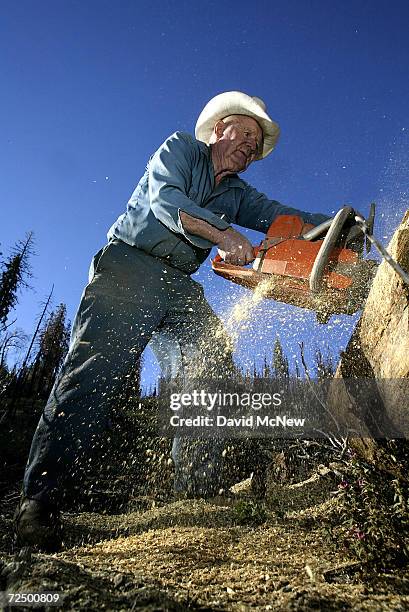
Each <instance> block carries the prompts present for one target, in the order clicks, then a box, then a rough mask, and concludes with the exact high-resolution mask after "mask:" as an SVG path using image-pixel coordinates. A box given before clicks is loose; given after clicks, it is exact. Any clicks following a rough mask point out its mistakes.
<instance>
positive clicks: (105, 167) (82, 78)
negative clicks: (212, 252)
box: [0, 0, 409, 380]
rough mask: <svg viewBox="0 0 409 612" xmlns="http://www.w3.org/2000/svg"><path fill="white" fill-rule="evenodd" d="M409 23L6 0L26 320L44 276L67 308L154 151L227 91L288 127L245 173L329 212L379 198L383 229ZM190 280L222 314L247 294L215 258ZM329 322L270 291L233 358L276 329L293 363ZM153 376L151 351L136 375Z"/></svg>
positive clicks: (336, 5) (358, 13)
mask: <svg viewBox="0 0 409 612" xmlns="http://www.w3.org/2000/svg"><path fill="white" fill-rule="evenodd" d="M408 23H409V4H408V3H407V2H403V1H399V0H395V1H389V2H386V1H385V2H383V1H376V0H375V1H368V2H366V1H359V0H358V1H357V0H355V1H351V0H344V1H342V2H341V1H332V2H328V1H322V0H313V1H307V0H305V1H302V0H298V1H295V0H286V1H281V0H278V1H270V2H263V1H259V0H255V1H253V2H252V3H248V2H242V1H241V0H239V1H235V2H223V1H222V2H220V1H219V2H214V1H213V0H208V1H207V2H205V3H203V2H195V1H189V2H186V1H178V2H175V1H173V2H164V1H163V2H156V3H153V2H145V1H140V2H136V1H128V0H121V1H120V2H114V1H113V0H110V1H106V0H98V1H96V0H88V1H81V2H79V1H71V0H66V1H63V0H53V1H52V2H51V1H42V0H39V1H37V2H34V0H33V1H27V0H19V1H18V2H15V1H13V2H11V1H8V0H3V2H2V18H1V21H0V69H1V74H2V94H1V96H0V109H1V114H0V117H1V131H0V136H1V146H0V168H1V180H0V202H1V226H0V242H1V250H2V251H3V253H5V254H7V252H8V248H9V247H11V246H12V245H13V243H14V242H15V241H17V240H18V239H19V238H22V237H23V236H24V234H25V232H26V231H28V230H33V231H34V234H35V240H36V251H37V256H36V257H35V258H34V259H33V261H32V265H33V272H34V276H35V278H34V279H33V282H32V284H33V286H34V287H35V293H34V292H31V293H27V292H25V293H24V294H22V295H21V299H20V302H21V305H20V307H19V309H18V311H17V314H18V324H19V325H20V326H21V327H23V328H24V329H25V330H26V331H28V332H29V331H30V330H31V329H32V327H33V320H34V317H35V315H36V313H38V311H39V302H40V301H41V300H42V299H43V298H44V296H45V295H46V294H47V293H48V291H49V289H50V286H51V285H52V283H54V285H55V290H54V295H55V302H56V303H58V302H60V301H64V302H66V304H67V306H68V312H69V314H70V316H71V318H72V317H73V315H74V313H75V309H76V306H77V304H78V301H79V297H80V295H81V291H82V288H83V286H84V284H85V282H86V278H87V271H88V267H89V262H90V260H91V257H92V255H93V254H94V253H95V252H96V251H98V250H99V249H100V248H101V246H102V245H103V244H104V242H105V236H106V231H107V229H108V228H109V226H110V225H111V224H112V222H113V221H114V220H115V219H116V217H117V216H118V215H119V214H121V213H122V212H123V210H124V209H125V206H126V202H127V200H128V198H129V196H130V194H131V192H132V191H133V189H134V186H135V185H136V183H137V182H138V180H139V178H140V176H141V175H142V173H143V170H144V167H145V164H146V161H147V159H148V157H149V156H150V155H151V153H152V152H153V151H154V150H155V149H156V148H157V147H158V146H159V145H160V143H161V142H162V141H163V140H164V139H165V138H166V137H167V136H168V135H169V134H171V133H172V132H174V131H175V130H186V131H189V132H193V129H194V125H195V122H196V119H197V116H198V114H199V113H200V111H201V109H202V108H203V106H204V104H205V103H206V102H207V101H208V100H209V99H210V98H211V97H212V96H214V95H215V94H217V93H220V92H221V91H226V90H233V89H238V90H242V91H245V92H247V93H249V94H251V95H257V96H259V97H262V98H263V99H264V100H265V101H266V103H267V107H268V110H269V112H270V114H271V116H272V117H273V118H274V119H275V120H276V121H277V122H278V123H279V124H280V126H281V130H282V135H281V139H280V142H279V145H278V147H277V149H276V150H275V151H274V152H273V153H272V154H271V155H270V156H269V157H268V158H267V159H266V160H263V161H261V162H256V163H255V164H253V166H252V167H251V168H250V169H249V170H248V171H247V173H246V174H245V175H244V178H246V180H248V181H249V182H251V183H252V184H253V185H254V186H255V187H257V188H258V189H259V190H260V191H264V192H265V193H267V194H268V195H269V196H271V197H272V198H274V199H277V200H279V201H281V202H283V203H286V204H290V205H293V206H296V207H299V208H303V209H306V210H312V211H322V212H325V213H329V214H330V213H331V212H333V211H335V210H337V209H338V208H339V207H340V206H342V205H343V204H345V203H349V204H351V205H352V206H355V207H356V208H358V209H360V210H362V211H363V212H366V211H367V209H368V205H369V202H370V201H372V200H375V201H376V202H377V203H378V215H379V216H378V224H377V233H378V235H379V236H380V237H381V238H383V239H384V240H385V241H386V240H387V238H388V237H389V236H390V235H391V232H392V231H393V229H394V228H395V227H396V225H397V224H398V222H399V219H400V218H401V216H402V214H403V212H404V210H405V209H406V208H408V205H407V186H408V179H409V153H408V131H409V120H408V109H409V78H408V67H409V43H408V36H407V24H408ZM250 236H251V238H252V240H253V241H254V243H257V242H258V241H259V240H260V236H259V235H256V234H255V233H250ZM197 278H198V279H199V280H200V281H201V282H203V284H204V286H205V290H206V294H207V297H208V299H209V301H210V302H211V303H212V305H213V306H214V308H215V310H216V311H217V312H218V313H220V314H221V315H222V316H226V313H227V312H228V310H229V308H230V307H231V306H232V304H233V303H234V301H235V300H237V299H238V298H239V296H240V295H242V294H243V292H244V290H238V289H237V288H235V287H234V286H233V285H231V284H228V283H227V282H226V281H223V280H222V279H218V278H216V277H214V275H212V273H211V271H210V269H209V265H208V264H205V265H204V266H203V267H202V269H201V271H200V272H199V273H198V274H197ZM339 319H340V321H339V322H338V323H334V321H332V322H331V323H330V325H329V326H327V327H325V326H318V325H317V324H316V323H315V318H314V316H313V315H312V314H308V313H307V314H305V313H304V312H303V311H300V310H297V309H295V308H291V307H285V306H281V305H275V304H274V303H273V302H266V303H264V304H262V305H261V307H260V308H259V310H258V315H256V317H255V320H254V321H253V322H252V325H251V326H250V328H249V329H248V330H246V331H245V332H244V333H243V334H242V336H241V337H240V339H239V343H238V346H237V356H238V358H239V359H240V360H242V361H246V362H250V361H251V360H252V359H253V358H254V357H256V358H261V356H262V354H263V353H264V351H265V350H268V348H269V346H271V342H272V341H273V340H274V338H275V336H276V334H277V333H278V334H279V335H280V337H281V340H282V342H283V344H284V346H285V347H286V350H287V352H288V353H289V356H290V360H291V357H292V355H296V353H297V351H298V342H299V341H300V340H303V341H304V342H305V343H306V345H307V350H308V351H313V350H314V348H315V347H316V346H323V345H325V344H326V343H327V342H330V343H331V345H332V347H333V349H334V350H338V348H342V347H343V346H344V345H345V343H346V341H347V339H348V337H349V335H350V333H351V330H352V327H353V324H354V319H353V318H348V317H341V318H339ZM155 373H156V370H155V368H154V364H153V362H152V359H151V357H150V356H149V355H148V357H147V359H146V366H145V378H146V380H151V379H152V378H153V377H154V375H155Z"/></svg>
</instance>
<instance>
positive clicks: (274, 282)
mask: <svg viewBox="0 0 409 612" xmlns="http://www.w3.org/2000/svg"><path fill="white" fill-rule="evenodd" d="M374 219H375V205H374V204H371V208H370V213H369V215H368V218H367V219H364V218H363V217H362V215H360V213H357V212H356V211H354V210H353V209H352V208H350V207H348V206H345V207H343V208H341V210H339V211H338V213H337V214H336V215H335V217H334V218H333V219H329V220H328V221H325V222H324V223H322V224H321V225H318V226H316V227H314V226H312V225H309V224H306V223H304V222H303V220H302V219H301V218H300V217H298V216H294V215H280V216H278V217H276V219H275V220H274V221H273V223H272V224H271V225H270V227H269V229H268V231H267V234H266V236H265V238H264V239H263V240H262V241H261V243H260V245H259V246H258V247H253V248H254V257H255V259H254V262H253V264H252V267H246V266H237V265H233V264H228V263H225V262H224V261H223V260H222V258H221V257H220V255H216V257H215V258H214V259H213V261H212V268H213V270H214V272H215V273H216V274H218V275H219V276H222V277H223V278H225V279H227V280H230V281H232V282H234V283H237V284H238V285H243V286H244V287H248V288H249V289H252V290H255V291H257V290H258V291H261V292H262V293H261V294H262V296H263V297H266V298H272V299H274V300H276V301H278V302H284V303H285V304H292V305H295V306H299V307H301V308H307V309H309V310H313V311H315V312H316V313H317V318H318V321H319V322H321V323H326V322H327V321H328V319H329V318H330V317H331V316H332V315H333V314H349V315H351V314H354V313H355V312H357V310H359V309H360V308H361V307H362V306H363V303H364V301H365V299H366V297H367V296H368V292H369V288H370V285H371V282H372V279H373V277H374V275H375V272H376V269H377V266H378V262H377V261H375V260H371V259H363V254H364V250H366V253H369V251H370V247H371V244H375V246H377V248H378V244H377V241H376V239H374V238H373V235H372V230H373V225H374ZM382 248H383V247H382ZM378 250H379V248H378ZM383 251H384V249H383ZM385 253H386V252H385V251H384V252H383V253H382V254H383V256H384V257H385ZM393 263H394V264H396V262H393ZM396 265H398V264H396ZM398 267H399V266H398ZM395 269H396V268H395ZM402 272H404V271H403V270H402ZM404 274H405V272H404Z"/></svg>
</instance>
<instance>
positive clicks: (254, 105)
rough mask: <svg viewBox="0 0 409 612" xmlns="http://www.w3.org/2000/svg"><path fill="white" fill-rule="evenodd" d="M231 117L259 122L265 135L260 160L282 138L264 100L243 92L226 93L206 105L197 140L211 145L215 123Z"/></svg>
mask: <svg viewBox="0 0 409 612" xmlns="http://www.w3.org/2000/svg"><path fill="white" fill-rule="evenodd" d="M229 115H247V116H248V117H253V119H255V120H256V121H257V123H258V124H259V125H260V127H261V129H262V130H263V134H264V145H263V152H262V154H261V155H260V156H259V157H258V159H262V158H263V157H267V155H268V154H269V153H271V151H272V150H273V149H274V146H275V144H276V142H277V140H278V137H279V136H280V128H279V126H278V124H277V123H275V121H273V120H272V119H271V118H270V117H269V116H268V115H267V113H266V105H265V104H264V102H263V100H261V99H260V98H256V97H255V96H248V95H247V94H245V93H243V92H241V91H225V92H224V93H221V94H219V95H217V96H215V97H214V98H212V99H211V100H210V101H209V102H208V103H207V104H206V106H205V107H204V109H203V110H202V112H201V113H200V115H199V118H198V120H197V122H196V128H195V135H196V138H197V139H198V140H201V141H202V142H205V143H206V144H209V140H210V138H211V135H212V133H213V128H214V126H215V123H216V122H217V121H219V120H220V119H224V118H225V117H228V116H229Z"/></svg>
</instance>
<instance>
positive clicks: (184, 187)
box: [149, 132, 230, 249]
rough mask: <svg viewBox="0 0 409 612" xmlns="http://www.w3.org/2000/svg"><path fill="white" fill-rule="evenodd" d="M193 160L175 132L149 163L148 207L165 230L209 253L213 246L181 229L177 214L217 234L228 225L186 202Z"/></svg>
mask: <svg viewBox="0 0 409 612" xmlns="http://www.w3.org/2000/svg"><path fill="white" fill-rule="evenodd" d="M194 159H195V150H194V146H193V143H192V142H190V141H189V139H188V138H187V137H186V136H183V135H182V134H181V133H180V132H175V134H173V135H172V136H170V137H169V138H168V139H167V140H166V141H165V142H164V143H163V145H162V146H161V147H160V148H159V149H158V150H157V151H156V153H155V154H154V155H153V157H152V158H151V160H150V162H149V196H150V204H151V210H152V212H153V214H154V215H155V217H156V218H157V219H158V220H159V221H160V222H161V223H163V224H164V225H165V226H166V227H167V228H168V229H169V230H171V231H172V232H175V233H177V234H181V235H183V236H184V237H185V238H187V239H188V240H189V242H191V243H192V244H193V245H194V246H197V247H199V248H202V249H209V248H211V247H212V246H214V245H213V243H212V242H210V240H206V239H205V238H201V237H200V236H196V235H194V234H190V233H189V232H187V231H186V230H185V229H184V228H183V225H182V222H181V219H180V212H181V211H183V212H185V213H187V214H188V215H191V216H192V217H195V218H196V219H202V220H203V221H206V222H207V223H209V224H210V225H213V226H214V227H216V228H217V229H219V230H225V229H227V228H228V227H230V225H229V224H228V223H227V222H226V221H223V220H222V219H220V217H218V216H217V215H215V214H214V213H212V212H210V211H209V210H207V209H205V208H201V207H200V206H198V205H197V204H196V202H194V201H193V200H191V199H190V198H189V195H188V193H189V189H190V185H191V180H192V168H193V167H194Z"/></svg>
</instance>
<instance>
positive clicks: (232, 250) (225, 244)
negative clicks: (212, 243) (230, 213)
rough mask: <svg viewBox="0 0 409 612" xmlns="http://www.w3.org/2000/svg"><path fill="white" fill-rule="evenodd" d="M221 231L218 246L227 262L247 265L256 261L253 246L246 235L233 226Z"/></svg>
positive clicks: (220, 253)
mask: <svg viewBox="0 0 409 612" xmlns="http://www.w3.org/2000/svg"><path fill="white" fill-rule="evenodd" d="M220 233H221V234H222V237H221V240H219V242H218V243H217V248H218V251H219V255H220V256H221V257H222V259H224V261H225V262H226V263H229V264H233V265H235V266H245V265H246V264H248V263H250V262H252V261H254V259H255V257H254V254H253V247H252V246H251V244H250V242H249V241H248V240H247V238H245V236H243V235H242V234H240V233H239V232H236V230H234V229H233V228H231V227H229V228H228V229H226V230H224V232H220Z"/></svg>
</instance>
